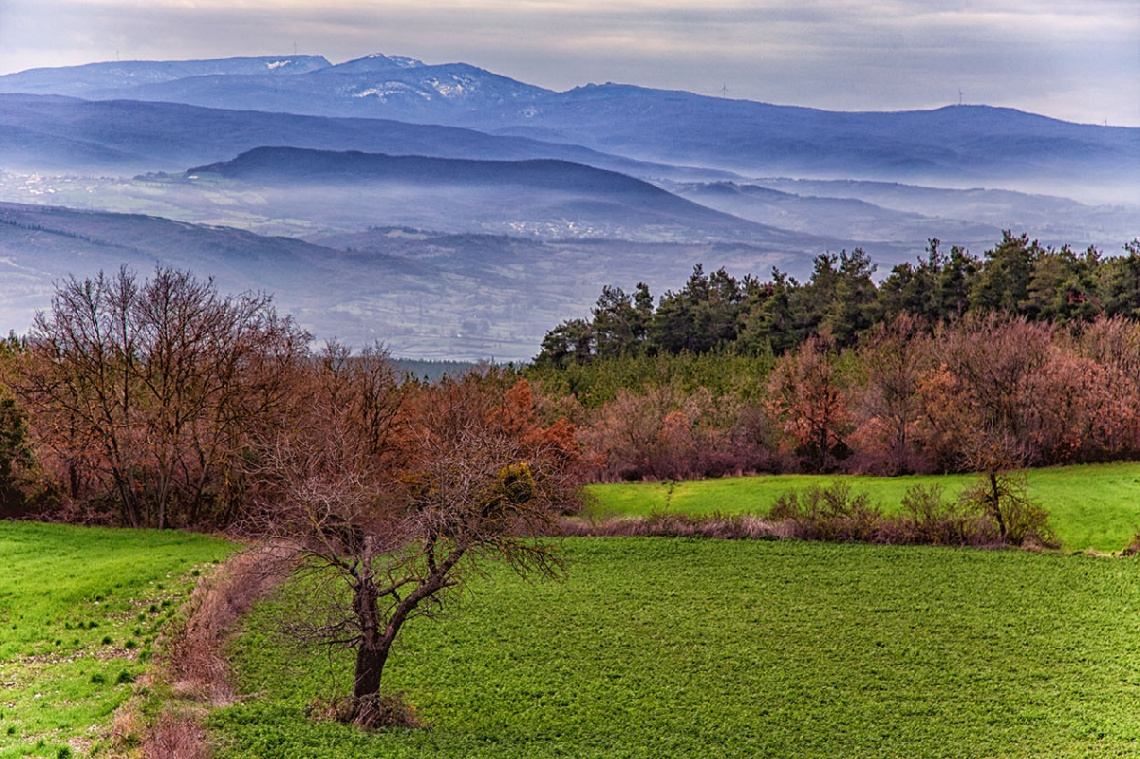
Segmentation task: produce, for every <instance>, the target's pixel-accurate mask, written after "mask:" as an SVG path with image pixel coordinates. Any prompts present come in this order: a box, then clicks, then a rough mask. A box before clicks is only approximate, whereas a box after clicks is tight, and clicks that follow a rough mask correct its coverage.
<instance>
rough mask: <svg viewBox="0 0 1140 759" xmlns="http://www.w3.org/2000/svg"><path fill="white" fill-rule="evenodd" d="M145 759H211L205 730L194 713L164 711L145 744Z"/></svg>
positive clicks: (143, 748)
mask: <svg viewBox="0 0 1140 759" xmlns="http://www.w3.org/2000/svg"><path fill="white" fill-rule="evenodd" d="M142 753H143V756H144V757H146V759H209V756H210V746H209V743H207V741H206V729H205V728H204V727H202V724H201V722H199V721H198V719H197V718H196V717H195V716H192V715H182V716H176V715H174V714H171V713H170V712H163V714H162V716H160V717H159V718H158V722H157V723H156V724H155V725H154V726H153V727H152V728H151V730H150V734H149V735H148V736H147V739H146V741H145V742H144V743H143V746H142Z"/></svg>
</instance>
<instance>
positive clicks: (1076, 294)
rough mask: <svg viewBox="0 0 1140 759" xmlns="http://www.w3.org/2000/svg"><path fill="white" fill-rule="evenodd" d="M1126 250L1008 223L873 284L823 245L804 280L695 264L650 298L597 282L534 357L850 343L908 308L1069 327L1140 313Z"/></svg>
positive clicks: (1139, 292) (864, 265)
mask: <svg viewBox="0 0 1140 759" xmlns="http://www.w3.org/2000/svg"><path fill="white" fill-rule="evenodd" d="M1125 250H1126V253H1127V255H1124V256H1113V257H1106V256H1103V255H1102V254H1101V253H1100V251H1098V250H1097V249H1096V248H1089V249H1088V250H1086V251H1084V252H1083V253H1077V252H1074V251H1073V250H1072V249H1070V248H1069V247H1067V246H1066V247H1062V248H1060V249H1055V248H1051V247H1044V246H1042V245H1040V244H1039V243H1038V242H1037V241H1036V240H1034V241H1030V239H1029V237H1028V236H1027V235H1021V236H1020V237H1015V236H1013V235H1011V234H1010V233H1008V232H1006V233H1005V234H1004V235H1003V238H1002V240H1001V242H1000V243H998V244H997V245H996V246H994V248H993V249H992V250H989V251H986V253H985V254H984V256H983V257H982V258H978V257H977V256H974V255H973V254H971V253H970V252H969V251H967V250H964V249H962V248H959V247H952V248H951V249H950V251H949V253H946V252H944V251H943V250H942V246H941V244H940V241H939V240H937V239H932V240H930V246H929V248H928V249H927V251H926V255H925V256H924V257H922V258H920V259H919V260H917V261H916V262H915V263H904V264H899V265H897V266H895V267H894V268H893V269H892V270H891V273H890V275H889V276H887V277H886V278H885V279H884V280H883V281H882V282H881V283H880V284H876V282H875V280H874V278H873V277H874V274H875V272H876V266H875V264H874V263H873V262H872V261H871V259H870V257H868V255H867V254H866V253H865V252H864V251H863V250H861V249H859V248H856V249H855V251H854V252H853V253H847V252H846V251H843V252H840V253H839V254H831V253H827V254H823V255H820V256H817V257H816V258H815V260H814V269H813V271H812V275H811V277H810V279H808V281H806V282H802V283H801V282H798V281H797V280H796V279H794V278H792V277H789V276H788V275H786V274H784V273H783V272H780V271H779V270H773V272H772V278H771V279H770V280H768V281H766V282H765V281H761V280H760V279H758V278H756V277H754V276H752V275H747V276H745V277H744V278H742V279H739V280H738V279H736V278H734V277H732V276H731V275H729V274H728V273H727V272H726V271H725V270H724V269H719V270H717V271H715V272H713V273H711V274H707V273H706V272H705V271H704V269H703V267H702V266H701V265H699V264H698V265H697V266H696V267H694V269H693V273H692V276H690V277H689V281H688V282H687V283H686V284H685V286H684V287H683V288H681V289H680V290H678V291H676V292H673V291H668V292H666V293H665V294H664V295H662V296H661V297H660V299H659V300H658V301H657V303H656V305H655V304H654V298H653V296H652V294H651V293H650V292H649V288H648V287H647V286H646V285H644V284H638V285H637V287H636V289H635V290H634V292H633V293H632V294H629V293H626V292H625V291H623V290H622V289H621V288H619V287H605V288H603V290H602V295H601V297H600V298H598V302H597V305H596V306H595V307H594V309H593V311H592V314H591V318H589V319H571V320H568V321H566V322H563V323H562V324H560V325H559V326H558V327H556V328H555V329H553V330H552V331H551V332H550V333H548V334H547V335H546V337H545V339H544V340H543V343H542V351H541V352H540V353H539V355H538V356H537V357H536V359H535V363H536V364H537V365H538V366H540V367H560V368H566V367H567V366H569V365H571V364H583V363H588V362H590V361H592V360H595V359H598V358H610V357H616V356H625V357H629V356H636V355H639V354H643V353H644V354H648V355H658V354H671V355H676V354H679V353H682V352H689V353H695V354H701V353H707V352H710V351H714V350H719V351H727V352H731V353H736V354H740V355H759V354H763V353H770V354H772V355H776V356H779V355H782V354H784V353H785V352H787V351H789V350H792V349H794V348H796V347H798V346H799V345H801V344H803V342H804V341H805V340H807V339H808V337H810V336H811V335H814V334H819V333H821V332H824V331H826V332H829V333H830V335H831V336H832V338H833V339H834V340H835V343H836V345H837V347H839V348H848V347H851V346H853V345H855V343H856V342H857V340H858V338H859V335H860V334H862V333H863V332H865V331H866V330H867V329H868V328H870V327H871V326H872V325H874V324H878V323H881V322H884V321H889V320H890V319H892V318H893V317H895V316H897V315H898V314H900V313H908V314H911V315H913V316H916V317H919V318H922V319H925V320H927V321H929V322H931V323H936V322H939V321H952V320H955V319H960V318H962V317H963V316H965V315H966V314H967V313H1000V314H1008V315H1011V316H1024V317H1025V318H1027V319H1029V320H1030V321H1047V322H1053V323H1057V324H1066V323H1070V322H1074V321H1083V322H1088V321H1092V320H1093V319H1095V318H1097V317H1099V316H1107V317H1111V316H1124V317H1127V318H1138V317H1140V241H1137V240H1133V241H1132V242H1131V243H1128V244H1127V245H1126V246H1125Z"/></svg>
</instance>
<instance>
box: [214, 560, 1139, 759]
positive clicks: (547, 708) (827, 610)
mask: <svg viewBox="0 0 1140 759" xmlns="http://www.w3.org/2000/svg"><path fill="white" fill-rule="evenodd" d="M564 547H565V549H566V553H567V555H568V557H569V558H570V559H571V561H572V563H571V566H570V568H569V575H568V578H567V579H566V580H565V581H564V582H554V581H549V580H541V581H539V580H531V581H524V580H521V579H519V578H517V577H515V576H514V575H512V574H509V573H508V572H506V571H503V570H502V569H501V568H499V567H495V566H493V567H491V568H490V570H491V571H489V572H488V573H487V574H486V575H485V576H480V577H478V578H476V579H475V580H474V581H473V583H472V585H471V586H470V593H469V594H468V595H467V596H466V600H465V603H464V605H463V606H462V607H461V608H460V609H459V610H458V611H456V612H455V613H454V615H453V616H451V617H448V618H445V619H442V620H435V621H433V620H415V621H413V622H412V623H410V624H409V626H408V628H407V629H406V630H405V636H404V637H403V639H402V640H401V641H400V642H399V643H398V647H397V649H396V650H395V652H394V654H393V657H392V659H391V660H390V663H389V669H388V670H387V671H386V674H385V686H386V688H387V689H389V690H397V691H403V692H404V693H405V694H406V698H407V700H408V701H410V702H411V703H412V704H413V705H414V706H415V707H416V708H417V710H418V712H419V715H420V717H421V718H422V719H424V720H426V721H427V722H429V723H430V724H431V725H432V728H431V729H430V730H415V731H395V732H387V733H378V734H370V733H365V732H361V731H359V730H357V729H355V728H351V727H344V726H340V725H336V724H333V723H330V722H328V721H321V720H319V719H316V718H315V717H313V716H311V715H312V713H314V712H315V711H319V709H316V710H314V709H313V708H312V707H314V706H317V707H319V705H320V704H321V703H322V701H327V699H328V698H329V697H330V695H331V694H332V693H333V692H334V688H333V686H334V682H333V679H334V677H333V673H339V683H335V685H337V686H339V688H340V689H341V692H344V691H345V690H347V688H348V683H347V679H346V678H347V676H348V675H349V673H350V669H351V666H350V659H349V657H347V656H343V655H342V656H338V657H333V658H329V657H328V656H326V655H324V654H319V653H318V654H312V655H308V656H301V655H299V654H298V653H297V652H296V651H295V650H293V649H292V648H290V647H288V646H284V647H282V646H281V645H280V644H279V641H278V639H277V637H276V636H275V634H274V633H273V630H274V629H276V628H275V626H274V624H273V621H272V620H273V615H274V613H275V607H274V606H273V605H272V604H266V605H263V606H261V607H260V608H259V610H258V611H257V613H256V614H255V615H254V616H253V617H252V618H251V619H250V620H249V622H248V627H247V630H246V632H245V633H243V635H242V636H241V637H240V638H239V639H238V642H237V644H236V646H235V657H236V661H237V663H238V667H239V673H240V677H241V684H242V686H243V688H244V689H245V691H246V692H248V693H253V694H256V695H255V696H253V697H251V698H249V699H248V700H247V701H246V702H244V703H242V704H239V705H236V706H232V707H227V708H225V709H222V710H219V711H216V712H214V714H213V716H212V718H211V721H210V725H211V729H212V731H213V734H214V737H215V738H216V739H217V740H218V741H219V742H220V745H219V750H218V753H217V756H218V757H219V759H225V758H226V757H229V758H230V759H236V758H237V757H251V758H252V757H257V758H259V759H260V758H261V757H270V756H272V757H290V758H292V759H300V758H302V757H313V758H314V759H317V758H319V759H336V758H337V757H353V758H355V757H444V758H445V757H471V758H476V757H495V758H502V759H507V758H514V757H520V758H521V757H528V758H535V759H538V758H542V757H575V758H576V759H583V758H585V757H627V758H631V759H632V758H633V757H647V758H648V757H653V758H657V757H670V758H673V757H701V758H702V759H703V758H704V757H789V756H795V757H829V758H832V757H868V756H874V757H907V758H908V759H914V758H916V757H966V758H969V757H979V758H980V757H987V758H989V757H1010V758H1012V757H1125V756H1128V757H1132V756H1137V755H1140V563H1138V561H1137V560H1135V559H1121V558H1112V557H1098V556H1089V555H1081V554H1078V555H1057V554H1052V555H1049V554H1028V553H1022V552H1015V551H981V550H959V549H945V548H941V549H940V548H926V547H899V546H869V545H837V544H826V543H805V542H799V541H720V540H707V539H706V540H700V539H698V540H684V539H666V538H651V539H646V538H640V539H636V538H634V539H630V538H624V539H623V538H605V539H602V538H592V539H590V538H587V539H573V540H566V541H565V543H564Z"/></svg>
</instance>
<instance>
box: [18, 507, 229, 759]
mask: <svg viewBox="0 0 1140 759" xmlns="http://www.w3.org/2000/svg"><path fill="white" fill-rule="evenodd" d="M232 550H233V547H232V546H231V545H230V544H228V543H225V542H223V541H220V540H215V539H211V538H207V537H203V536H198V535H190V534H186V533H181V532H173V531H167V532H157V531H141V530H111V529H98V528H81V527H71V526H67V525H57V524H40V523H34V522H3V521H0V683H2V684H3V686H4V688H3V698H2V699H0V759H8V758H9V757H24V756H39V757H63V756H85V755H87V754H88V752H89V751H90V750H91V749H92V748H94V747H96V746H98V745H99V744H100V743H102V742H104V741H105V739H106V738H107V736H108V734H109V730H110V723H111V717H112V713H113V712H114V710H115V709H116V708H117V707H118V706H119V705H120V704H122V703H123V702H124V701H125V700H126V699H127V698H128V697H129V696H130V695H131V691H132V687H133V685H132V682H133V681H134V680H135V678H137V677H138V675H139V674H141V673H142V672H143V671H144V670H145V668H146V666H147V663H148V661H149V660H150V655H151V651H152V645H153V643H154V640H155V637H156V635H158V634H159V632H160V630H161V629H162V626H163V624H164V623H165V622H166V621H167V620H168V619H169V618H170V617H171V616H172V615H173V614H174V613H175V610H176V609H177V608H178V606H179V605H180V604H181V601H182V599H183V598H184V597H185V595H186V593H187V592H188V590H189V589H190V588H192V587H193V585H194V583H195V582H196V577H195V575H196V574H198V572H200V568H201V566H202V565H205V564H208V563H210V562H216V561H218V560H221V559H223V558H225V556H227V555H228V554H229V553H230V552H232Z"/></svg>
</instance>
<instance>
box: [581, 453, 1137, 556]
mask: <svg viewBox="0 0 1140 759" xmlns="http://www.w3.org/2000/svg"><path fill="white" fill-rule="evenodd" d="M835 479H843V480H846V481H847V482H849V483H850V484H851V488H852V490H853V491H854V492H865V493H867V494H869V496H870V498H871V501H872V502H873V503H877V504H879V505H880V506H881V507H882V508H883V510H884V511H886V512H888V513H891V512H894V511H896V510H898V508H899V504H900V502H901V501H902V497H903V496H904V495H905V494H906V489H907V488H908V487H910V486H911V485H915V484H923V485H931V484H935V483H937V484H941V485H942V489H943V493H944V494H945V495H946V496H947V497H956V496H957V494H958V492H959V491H961V490H962V488H963V487H964V486H966V485H967V484H969V483H970V482H971V481H972V479H973V477H972V476H971V475H948V476H914V477H858V476H842V477H837V476H831V475H828V476H815V475H771V476H758V477H732V478H725V479H719V480H701V481H693V482H678V483H675V484H674V483H659V482H637V483H621V484H606V485H593V486H591V487H590V492H591V494H592V495H593V497H594V499H595V502H594V503H593V504H592V505H591V507H590V510H589V512H588V514H587V515H588V516H596V517H606V516H646V515H648V514H650V513H653V512H681V513H685V514H690V515H693V516H700V515H707V514H713V513H716V512H719V513H721V514H739V513H746V512H748V513H759V514H765V513H767V512H768V510H769V509H770V508H771V506H772V503H773V502H774V501H775V500H776V497H777V496H779V495H781V494H782V493H786V492H788V491H789V490H792V489H802V488H806V487H809V486H811V485H824V486H826V485H827V483H829V482H832V481H834V480H835ZM1028 479H1029V495H1030V496H1031V497H1032V498H1034V499H1036V500H1038V501H1039V502H1040V503H1041V504H1042V505H1043V506H1044V507H1045V508H1046V510H1048V512H1049V515H1050V518H1051V520H1052V523H1053V526H1054V528H1055V529H1056V531H1057V536H1058V537H1059V538H1060V539H1061V542H1062V543H1063V544H1064V546H1065V547H1066V548H1067V549H1069V550H1072V551H1083V550H1085V549H1087V548H1092V549H1094V550H1096V551H1102V552H1113V551H1119V550H1121V549H1122V548H1124V546H1126V545H1127V544H1128V543H1129V541H1130V540H1131V538H1132V536H1133V535H1135V534H1136V533H1137V532H1140V463H1120V464H1085V465H1081V466H1068V467H1057V468H1053V469H1033V470H1030V471H1029V477H1028Z"/></svg>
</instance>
